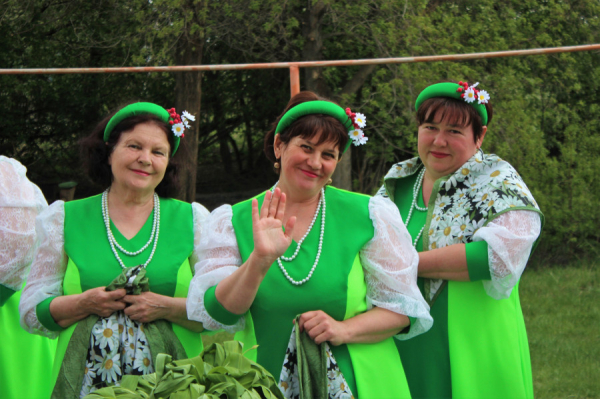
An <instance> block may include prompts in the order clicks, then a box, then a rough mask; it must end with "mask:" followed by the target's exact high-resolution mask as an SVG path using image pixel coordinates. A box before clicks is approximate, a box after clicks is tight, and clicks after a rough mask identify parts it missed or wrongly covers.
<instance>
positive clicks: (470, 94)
mask: <svg viewBox="0 0 600 399" xmlns="http://www.w3.org/2000/svg"><path fill="white" fill-rule="evenodd" d="M463 98H464V99H465V101H466V102H468V103H472V102H473V101H475V98H476V96H475V90H474V86H471V87H469V88H468V89H467V90H465V94H464V96H463Z"/></svg>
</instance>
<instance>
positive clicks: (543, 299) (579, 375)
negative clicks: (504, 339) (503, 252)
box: [519, 264, 600, 399]
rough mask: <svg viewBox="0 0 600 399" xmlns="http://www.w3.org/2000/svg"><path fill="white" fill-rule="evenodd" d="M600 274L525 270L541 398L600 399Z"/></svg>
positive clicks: (525, 302) (590, 269)
mask: <svg viewBox="0 0 600 399" xmlns="http://www.w3.org/2000/svg"><path fill="white" fill-rule="evenodd" d="M599 270H600V269H598V268H597V267H594V265H592V264H587V265H585V264H584V265H575V266H571V267H568V268H545V269H537V270H526V271H525V273H524V275H523V278H522V279H521V284H520V287H519V290H520V291H519V292H520V295H521V306H522V308H523V313H524V314H525V323H526V325H527V334H528V338H529V348H530V351H531V363H532V367H533V385H534V391H535V397H536V398H541V399H545V398H573V399H574V398H599V397H600V277H599Z"/></svg>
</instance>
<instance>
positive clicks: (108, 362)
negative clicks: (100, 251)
mask: <svg viewBox="0 0 600 399" xmlns="http://www.w3.org/2000/svg"><path fill="white" fill-rule="evenodd" d="M145 272H146V271H145V269H144V268H143V267H142V266H135V267H131V268H127V269H125V270H124V271H123V274H124V276H125V277H126V282H124V286H123V288H125V289H126V290H127V294H128V295H132V294H139V292H138V291H141V290H143V291H147V290H148V279H147V278H146V277H145V274H146V273H145ZM142 287H143V288H142ZM107 288H108V287H107ZM113 288H120V287H116V286H115V287H113ZM107 290H109V291H110V290H111V289H107ZM153 372H154V368H153V365H152V356H151V354H150V346H149V343H148V338H147V337H146V334H145V332H144V324H142V323H140V322H137V321H135V320H131V319H130V318H129V317H128V316H126V315H125V313H124V312H123V311H118V312H115V313H113V314H111V315H110V316H109V317H100V318H99V319H98V321H97V322H96V323H95V324H94V326H93V328H92V333H91V334H90V346H89V351H88V354H87V359H86V362H85V372H84V376H83V383H82V386H81V392H80V394H79V395H80V397H84V396H85V395H88V394H89V393H91V392H94V391H96V390H98V389H100V388H103V387H107V386H112V385H119V381H121V378H122V377H123V376H124V375H145V374H150V373H153Z"/></svg>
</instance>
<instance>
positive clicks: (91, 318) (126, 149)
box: [20, 103, 208, 398]
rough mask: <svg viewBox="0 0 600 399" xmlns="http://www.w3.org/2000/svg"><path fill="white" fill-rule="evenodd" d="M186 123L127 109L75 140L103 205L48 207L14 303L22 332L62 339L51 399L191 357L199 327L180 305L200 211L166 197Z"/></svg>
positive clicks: (184, 118) (148, 107)
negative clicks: (162, 356)
mask: <svg viewBox="0 0 600 399" xmlns="http://www.w3.org/2000/svg"><path fill="white" fill-rule="evenodd" d="M193 120H194V118H193V116H191V115H190V114H188V113H187V112H185V111H184V112H183V115H181V116H180V115H178V114H177V113H176V112H175V110H174V109H170V110H166V109H164V108H163V107H161V106H159V105H156V104H152V103H133V104H130V105H127V106H125V107H123V108H121V109H120V110H118V111H117V112H116V113H114V114H113V115H111V116H109V117H107V118H105V119H104V120H103V121H102V122H101V123H100V124H99V125H98V126H97V127H96V128H95V129H94V131H93V132H92V133H91V134H90V135H89V136H88V137H87V138H86V139H84V140H83V141H82V150H83V155H84V160H85V161H86V167H87V171H88V175H89V176H90V177H91V178H92V180H94V181H95V182H96V183H98V184H100V185H103V186H104V187H106V190H105V191H104V192H103V193H102V194H100V195H96V196H93V197H89V198H86V199H82V200H78V201H71V202H67V203H64V202H62V201H56V202H54V203H53V204H52V205H50V206H49V207H48V209H47V210H46V211H44V212H43V213H42V214H40V216H39V217H38V236H39V239H40V242H41V243H40V247H39V249H38V251H37V253H36V255H35V259H34V262H33V265H32V268H31V273H30V275H29V278H28V281H27V285H26V287H25V289H24V291H23V296H22V299H21V305H20V311H21V323H22V325H23V327H24V328H26V329H28V330H29V331H30V332H32V333H36V334H41V335H45V336H48V337H52V338H54V337H59V341H58V349H57V354H56V359H55V363H54V369H53V370H52V374H51V380H52V384H53V387H54V389H53V393H52V396H53V397H56V398H71V397H75V398H77V397H80V396H84V395H86V394H87V393H89V392H90V391H93V390H95V389H98V388H101V387H103V386H106V385H111V384H118V382H119V381H120V379H121V377H122V376H123V375H126V374H149V373H152V372H153V363H154V361H155V359H156V355H157V354H158V353H163V352H164V353H169V354H171V355H173V357H174V358H185V357H193V356H197V355H198V354H199V353H200V351H201V350H202V341H201V338H200V335H199V332H200V330H201V329H202V325H201V324H200V323H198V322H195V321H190V320H188V318H187V314H186V303H185V297H186V295H187V289H188V286H189V282H190V281H191V278H192V266H190V265H193V264H194V263H195V261H196V255H195V252H194V243H195V242H196V241H197V240H198V239H199V237H200V230H199V229H200V227H201V226H202V224H203V220H204V218H205V216H207V215H208V212H207V210H206V209H205V208H204V207H203V206H202V205H199V204H196V203H194V204H188V203H184V202H180V201H177V200H174V199H171V198H169V197H171V196H173V195H174V194H175V193H176V191H177V188H178V187H177V178H178V172H179V170H180V169H181V167H183V166H184V165H183V163H184V162H185V157H182V156H183V155H184V154H183V153H182V149H185V148H184V147H185V146H182V147H183V148H179V143H180V137H182V136H183V131H184V129H185V126H188V125H189V122H190V121H193Z"/></svg>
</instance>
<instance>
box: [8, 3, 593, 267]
mask: <svg viewBox="0 0 600 399" xmlns="http://www.w3.org/2000/svg"><path fill="white" fill-rule="evenodd" d="M0 10H1V11H0V38H1V39H2V40H0V67H2V68H22V67H78V66H82V67H94V66H140V65H175V64H177V65H183V64H199V63H206V64H221V63H246V62H272V61H303V60H319V59H356V58H373V57H399V56H418V55H431V54H451V53H465V52H480V51H499V50H509V49H523V48H536V47H553V46H562V45H576V44H587V43H597V42H599V41H600V40H599V33H598V32H600V26H599V25H600V21H599V17H598V16H599V15H600V4H599V3H598V2H597V1H595V0H581V1H575V0H547V1H537V0H536V1H533V0H521V1H516V0H507V1H503V2H499V1H492V0H479V1H471V0H461V1H437V0H430V1H426V0H406V1H402V2H399V1H397V0H366V1H361V2H339V1H332V0H289V1H286V2H281V1H275V0H262V1H258V0H224V1H219V2H212V1H206V0H132V1H129V2H118V1H114V0H100V1H97V2H94V3H90V2H85V1H83V0H21V1H15V0H0ZM599 61H600V54H599V52H597V51H596V52H582V53H568V54H567V53H565V54H556V55H547V56H529V57H516V58H498V59H487V60H476V61H469V62H455V63H448V62H444V63H442V62H438V63H426V64H425V63H424V64H403V65H381V66H377V67H344V68H325V69H323V68H320V69H319V68H307V69H304V70H303V71H302V74H301V85H302V88H304V89H311V90H314V91H317V92H318V93H319V94H322V95H325V96H328V97H330V98H333V99H335V100H337V101H338V102H340V103H341V104H343V105H344V106H350V107H352V108H353V109H357V110H361V112H363V113H365V114H366V115H367V118H368V129H367V135H368V136H369V145H367V146H363V147H359V148H355V149H353V150H352V154H351V155H352V156H351V157H345V162H347V165H346V166H345V167H344V166H342V168H340V169H344V168H345V170H346V171H351V173H348V174H347V175H346V177H344V176H339V177H336V183H335V184H337V185H341V186H344V185H346V186H347V185H351V186H352V188H353V189H354V190H358V191H361V192H365V193H373V192H374V190H375V189H376V188H377V187H378V186H379V185H380V184H381V180H382V177H383V175H384V174H385V172H386V171H387V169H388V168H389V166H390V165H391V164H392V163H393V162H396V161H399V160H402V159H406V158H408V157H412V156H414V154H415V149H416V146H415V144H416V141H415V134H414V133H415V132H416V126H415V124H414V120H413V118H414V117H413V107H414V99H415V97H416V95H417V94H418V92H419V91H420V90H421V89H422V88H424V87H425V86H426V85H428V84H430V83H433V82H436V81H439V80H447V79H450V80H468V81H469V82H471V81H480V82H481V85H482V87H485V88H486V90H488V91H489V92H490V93H491V94H492V96H493V97H492V102H493V104H494V108H495V117H494V120H493V122H492V124H491V125H490V130H489V133H488V135H487V136H486V142H485V143H484V149H485V150H486V152H495V153H497V154H499V155H500V156H502V157H505V158H506V159H507V160H509V161H510V162H511V163H512V164H513V165H514V166H515V167H516V168H517V170H518V171H519V172H520V173H521V174H522V175H523V177H524V179H525V180H526V181H527V182H528V184H529V186H530V188H531V189H532V191H533V193H534V195H535V196H536V199H538V201H539V203H540V206H541V207H542V210H543V211H544V213H545V215H546V218H547V223H546V227H545V230H544V239H543V241H542V248H540V250H538V257H539V256H542V255H548V254H552V255H556V254H557V251H558V252H560V253H561V254H563V255H569V256H572V255H576V256H585V255H598V254H597V251H598V250H597V249H596V248H598V241H599V240H600V233H599V232H598V231H597V229H596V228H595V227H596V226H598V225H599V222H600V207H599V206H598V195H599V194H600V188H599V186H598V184H597V182H598V177H597V176H598V173H597V171H598V170H600V158H599V157H598V156H596V154H597V153H598V150H599V149H600V135H599V134H598V128H599V127H600V126H599V124H600V122H599V121H600V101H599V96H600V94H599V93H600V91H599V85H600V83H599V82H600V62H599ZM288 98H289V78H288V72H287V71H286V70H260V71H258V70H255V71H227V72H208V73H205V74H203V75H201V74H199V73H172V74H165V73H161V74H158V73H156V74H107V75H36V76H25V75H12V76H7V75H0V115H2V118H0V153H2V154H4V155H7V156H13V157H15V158H17V159H19V160H21V161H22V162H23V163H24V164H25V165H26V166H27V167H28V169H29V174H30V177H31V178H32V179H33V180H34V181H36V182H37V183H39V184H40V185H41V186H42V188H43V189H44V190H45V192H46V194H47V196H48V197H49V199H50V200H52V199H54V198H55V195H56V194H55V192H54V191H53V190H55V187H56V183H58V182H60V181H63V180H77V181H79V187H78V196H84V195H89V194H91V193H94V192H97V190H98V188H97V187H92V186H91V185H90V183H88V182H87V181H86V180H85V178H84V177H83V176H81V172H80V170H79V167H78V165H79V160H78V155H77V152H78V151H77V145H76V142H77V140H78V139H79V138H80V137H82V136H83V135H84V134H86V133H87V132H89V130H90V127H91V126H93V125H94V124H95V123H97V121H99V120H100V119H101V118H102V117H103V116H104V115H105V114H106V113H107V112H108V111H109V110H111V109H113V108H115V107H116V106H118V105H119V104H122V103H124V102H126V101H130V100H137V99H145V100H149V101H154V102H157V103H160V104H164V105H165V106H171V105H175V106H176V107H177V108H178V109H187V110H188V111H190V112H192V113H195V114H196V115H199V118H198V119H197V121H198V122H196V124H195V129H196V130H195V131H194V134H193V135H189V136H190V137H189V138H188V135H186V140H185V141H186V143H187V144H188V145H189V146H190V149H191V152H192V153H193V152H196V153H197V156H196V157H195V158H197V160H198V162H197V168H193V170H191V171H190V173H189V174H188V176H187V181H188V184H187V190H186V192H185V193H182V195H181V197H182V198H185V199H188V200H190V199H192V198H194V197H195V196H196V195H201V196H202V197H201V198H202V200H203V201H205V202H206V201H207V200H210V199H215V198H218V199H216V202H218V201H233V200H235V199H233V200H232V199H231V198H229V199H228V198H226V197H217V196H214V195H212V194H213V193H222V192H233V191H235V192H240V191H241V192H242V193H240V194H239V196H238V198H239V197H240V196H241V198H243V196H244V195H245V196H248V192H251V191H252V190H260V189H263V188H265V187H266V186H268V185H269V184H272V183H273V182H274V181H275V179H276V176H275V175H274V174H272V172H271V166H270V165H269V164H268V163H267V162H266V160H265V158H264V156H263V155H262V150H261V149H262V138H263V135H264V132H265V131H266V130H267V129H268V127H269V124H270V123H271V122H272V121H273V120H274V119H275V117H276V116H277V115H278V114H279V112H280V111H281V109H283V106H284V105H285V103H286V102H287V99H288ZM195 173H196V174H195ZM194 181H195V182H196V184H195V185H194V184H192V182H194ZM234 198H235V197H234ZM241 198H239V199H241ZM214 205H216V204H214Z"/></svg>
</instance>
